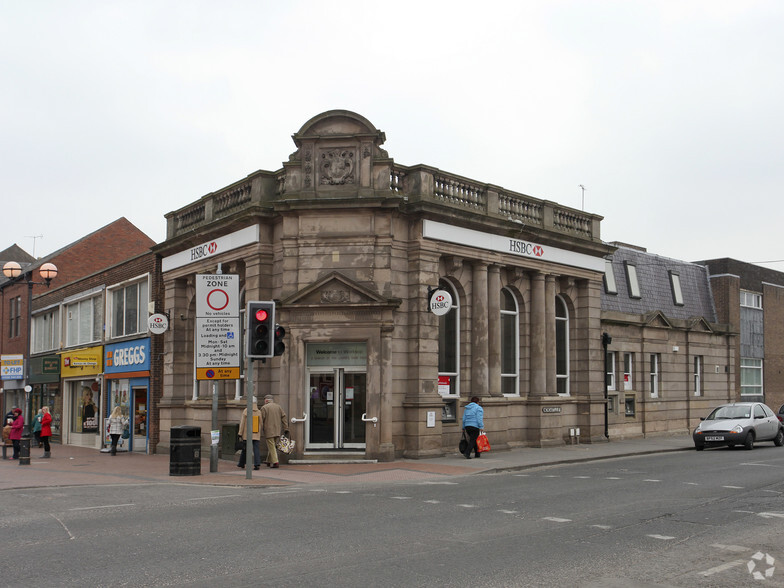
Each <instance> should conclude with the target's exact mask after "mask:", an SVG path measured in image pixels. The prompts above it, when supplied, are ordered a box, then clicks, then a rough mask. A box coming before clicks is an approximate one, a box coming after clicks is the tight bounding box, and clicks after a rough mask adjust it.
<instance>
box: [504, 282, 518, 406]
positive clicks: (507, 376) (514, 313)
mask: <svg viewBox="0 0 784 588" xmlns="http://www.w3.org/2000/svg"><path fill="white" fill-rule="evenodd" d="M504 292H505V293H506V294H507V295H509V297H511V299H512V302H513V303H514V307H515V308H514V310H505V309H504V308H503V304H502V305H501V306H502V308H501V325H502V326H501V329H502V335H503V328H504V327H503V325H504V324H507V322H508V323H511V324H512V325H513V327H512V328H513V329H514V333H513V335H512V345H513V346H514V349H513V351H514V358H513V360H512V364H513V365H512V366H511V367H512V369H513V370H514V371H511V372H508V371H507V372H505V371H504V369H503V368H504V365H503V364H504V356H505V355H506V353H505V351H506V350H505V349H503V348H502V349H501V390H503V389H504V385H503V384H504V380H514V385H513V386H512V388H513V390H514V391H513V392H511V393H506V394H504V396H520V326H519V324H520V307H519V306H518V304H517V297H516V296H515V295H514V292H512V291H511V290H510V289H509V288H502V291H501V296H502V297H504V296H505V294H504ZM510 316H511V317H512V318H511V320H509V321H505V320H504V318H505V317H510ZM501 345H502V346H503V345H504V337H503V336H502V337H501ZM507 367H508V366H507Z"/></svg>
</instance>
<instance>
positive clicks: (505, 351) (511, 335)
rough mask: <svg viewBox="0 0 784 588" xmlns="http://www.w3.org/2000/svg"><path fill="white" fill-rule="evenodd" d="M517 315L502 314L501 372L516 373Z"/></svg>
mask: <svg viewBox="0 0 784 588" xmlns="http://www.w3.org/2000/svg"><path fill="white" fill-rule="evenodd" d="M516 323H517V315H514V314H502V315H501V373H504V374H516V373H517V369H516V364H517V337H516V329H515V326H516Z"/></svg>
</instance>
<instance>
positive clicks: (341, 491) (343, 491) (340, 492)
mask: <svg viewBox="0 0 784 588" xmlns="http://www.w3.org/2000/svg"><path fill="white" fill-rule="evenodd" d="M335 494H351V490H335Z"/></svg>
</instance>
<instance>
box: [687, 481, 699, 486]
mask: <svg viewBox="0 0 784 588" xmlns="http://www.w3.org/2000/svg"><path fill="white" fill-rule="evenodd" d="M684 484H686V485H687V486H699V484H698V483H697V482H684Z"/></svg>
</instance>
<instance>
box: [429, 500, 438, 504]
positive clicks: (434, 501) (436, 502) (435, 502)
mask: <svg viewBox="0 0 784 588" xmlns="http://www.w3.org/2000/svg"><path fill="white" fill-rule="evenodd" d="M425 502H426V503H427V504H441V501H440V500H425Z"/></svg>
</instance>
